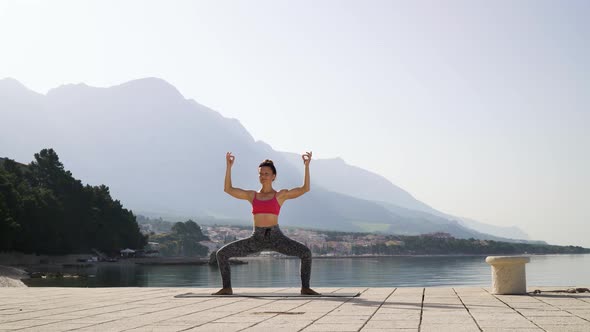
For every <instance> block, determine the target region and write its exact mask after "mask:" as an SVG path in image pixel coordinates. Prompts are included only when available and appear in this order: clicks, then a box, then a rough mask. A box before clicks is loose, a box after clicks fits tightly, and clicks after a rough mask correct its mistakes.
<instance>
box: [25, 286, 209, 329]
mask: <svg viewBox="0 0 590 332" xmlns="http://www.w3.org/2000/svg"><path fill="white" fill-rule="evenodd" d="M168 296H169V294H166V295H162V296H159V297H156V298H160V297H168ZM143 300H145V299H140V300H135V301H131V302H124V303H119V304H128V303H133V302H140V301H143ZM203 302H206V301H203ZM119 304H116V305H119ZM106 307H109V305H104V306H100V307H96V308H90V310H92V309H99V308H106ZM137 308H141V306H139V307H134V308H131V309H137ZM173 308H177V307H173ZM173 308H169V309H173ZM84 310H88V309H80V310H76V311H73V312H77V311H84ZM166 310H168V309H166ZM118 311H120V310H114V311H109V312H103V313H100V314H96V315H92V316H88V317H94V316H97V315H104V314H108V313H111V312H118ZM153 312H154V311H152V312H149V313H153ZM145 314H147V313H143V314H141V315H137V316H142V315H145ZM137 316H135V317H137ZM88 317H86V318H88ZM80 318H81V317H78V318H71V319H64V320H61V321H60V322H68V321H73V320H77V319H80ZM119 319H120V318H117V319H113V320H107V321H104V322H99V323H95V324H90V325H87V326H84V327H82V328H88V327H92V326H96V325H100V324H106V323H112V322H115V321H117V320H119ZM55 323H56V322H52V323H47V324H43V325H35V326H29V327H24V328H20V329H18V330H22V329H28V328H32V327H38V326H45V325H50V324H55ZM76 329H79V328H73V329H70V330H66V331H73V330H76Z"/></svg>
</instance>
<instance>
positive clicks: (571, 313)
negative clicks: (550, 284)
mask: <svg viewBox="0 0 590 332" xmlns="http://www.w3.org/2000/svg"><path fill="white" fill-rule="evenodd" d="M529 296H530V295H529ZM533 297H534V296H533ZM568 298H572V299H576V300H580V301H582V302H584V303H588V302H586V301H584V300H582V299H579V298H577V297H571V296H568ZM535 299H536V300H538V301H540V302H542V303H545V304H547V305H550V306H551V307H553V308H557V309H559V310H560V311H564V312H567V313H568V314H570V315H573V316H575V317H578V318H580V319H583V320H585V321H587V322H590V320H589V319H586V318H584V317H580V316H578V315H576V314H575V313H573V312H570V311H567V310H565V309H561V308H559V307H556V306H554V305H553V304H551V303H549V302H545V301H543V300H541V299H539V298H537V297H535Z"/></svg>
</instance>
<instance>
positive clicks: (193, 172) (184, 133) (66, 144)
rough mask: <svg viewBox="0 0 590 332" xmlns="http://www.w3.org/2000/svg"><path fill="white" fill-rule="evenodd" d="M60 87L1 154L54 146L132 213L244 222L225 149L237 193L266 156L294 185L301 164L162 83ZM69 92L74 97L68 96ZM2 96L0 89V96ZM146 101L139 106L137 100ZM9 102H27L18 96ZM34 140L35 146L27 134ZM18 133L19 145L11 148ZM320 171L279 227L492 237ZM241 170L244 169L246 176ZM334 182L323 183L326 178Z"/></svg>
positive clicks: (399, 193)
mask: <svg viewBox="0 0 590 332" xmlns="http://www.w3.org/2000/svg"><path fill="white" fill-rule="evenodd" d="M1 86H2V85H0V87H1ZM65 86H67V87H65V88H62V89H61V90H59V88H56V89H58V90H55V89H54V90H55V91H53V90H52V91H53V92H52V93H51V97H49V95H50V93H49V92H48V94H47V95H46V96H43V95H41V96H43V97H44V98H43V100H42V103H41V105H36V104H35V103H33V104H27V103H22V104H26V105H28V106H27V107H25V111H26V113H27V114H28V116H29V120H27V119H23V118H21V117H19V116H18V112H14V109H11V113H10V115H11V116H13V117H14V118H13V119H11V120H13V121H12V123H11V126H8V127H6V128H5V127H2V129H3V130H2V131H3V132H4V133H5V134H4V135H2V134H0V135H1V136H0V138H2V142H4V143H0V148H2V151H9V152H13V153H11V154H9V155H8V156H9V157H11V158H12V157H13V156H15V155H16V157H15V158H14V159H19V160H29V159H31V156H32V154H33V153H35V152H38V151H39V150H40V149H41V148H44V147H53V148H54V149H56V151H57V152H58V153H59V154H60V157H62V156H63V157H62V160H64V164H65V165H66V166H68V165H71V167H72V168H73V169H74V172H75V173H76V174H80V176H81V177H82V178H83V179H86V181H89V182H93V183H106V184H108V185H109V186H110V187H111V188H112V192H113V194H115V195H117V197H120V199H121V200H122V201H123V202H126V205H129V206H130V207H131V208H133V209H135V210H143V209H145V210H155V211H161V212H162V213H170V212H174V213H178V214H188V215H193V216H198V215H202V216H212V217H216V216H217V217H220V218H226V219H236V218H238V219H239V218H244V219H245V217H246V216H248V214H249V207H248V204H244V202H241V201H236V200H231V199H228V197H227V196H226V195H225V194H224V193H223V191H222V190H221V188H222V182H223V174H224V167H225V163H224V159H223V154H224V153H225V151H233V152H234V153H235V154H236V156H237V159H236V165H235V166H234V170H233V176H232V177H233V180H234V184H235V185H236V186H240V187H244V188H252V187H256V186H258V182H257V177H256V176H255V174H256V168H257V167H256V166H257V165H258V163H259V161H260V160H263V159H266V158H268V157H271V159H273V160H275V162H278V163H279V164H280V170H279V172H280V173H279V174H280V176H279V177H278V179H277V186H280V187H284V188H287V187H293V186H298V185H300V182H301V176H300V174H301V166H299V167H298V166H297V165H296V164H293V163H292V162H289V158H292V156H291V155H289V154H285V153H282V152H278V151H274V150H273V149H272V147H271V146H270V145H268V144H267V143H265V142H263V141H255V140H254V138H253V137H252V135H251V134H250V133H249V132H248V131H247V129H246V128H245V127H243V126H242V124H241V123H240V122H239V120H237V119H232V118H226V117H224V116H223V115H221V114H220V113H218V112H216V111H214V110H211V109H209V108H207V107H206V106H203V105H201V104H199V103H198V102H196V101H194V100H192V99H186V98H184V97H183V96H182V95H181V94H180V93H179V92H178V90H177V89H176V88H174V87H173V86H172V85H171V84H169V83H167V82H166V81H164V80H161V79H154V78H148V79H140V80H135V81H130V82H126V83H123V84H120V85H117V86H113V87H109V88H93V87H88V86H87V85H85V84H75V85H65ZM23 87H24V86H23ZM62 87H64V86H62ZM122 87H123V88H122ZM160 89H162V90H164V91H160ZM69 91H70V92H71V91H75V93H73V95H70V92H69ZM2 93H3V92H2V91H0V95H1V94H2ZM146 95H148V98H144V97H145V96H146ZM17 97H18V98H22V99H25V100H26V98H27V96H26V94H23V95H20V96H17ZM18 98H16V99H18ZM25 100H21V101H25ZM17 104H18V103H16V104H10V105H2V101H0V106H2V107H3V108H6V107H7V106H8V107H14V108H15V109H16V108H18V105H17ZM3 112H4V111H3ZM115 115H116V116H115ZM31 116H32V120H31V118H30V117H31ZM37 118H40V119H41V120H40V123H39V122H35V121H36V119H37ZM4 129H5V130H4ZM35 129H38V130H39V131H38V132H36V131H35ZM39 133H41V134H42V137H43V138H42V139H40V138H39V137H37V136H36V134H39ZM23 134H25V135H24V139H23V142H21V143H19V142H15V141H14V140H13V138H14V137H17V136H20V137H22V136H23ZM11 137H12V138H11ZM23 146H24V147H26V149H24V150H27V151H30V150H33V151H31V153H28V157H27V158H28V159H24V158H22V157H23V151H20V150H21V149H20V148H21V147H23ZM221 152H222V153H221ZM297 158H298V160H299V158H300V157H299V156H298V155H297ZM115 161H117V163H116V162H115ZM336 162H342V163H344V160H342V159H341V158H340V159H339V160H336ZM322 163H324V160H321V159H320V160H314V162H313V165H314V166H313V167H314V174H316V175H315V177H314V178H313V180H312V182H313V183H314V184H313V187H314V190H313V191H312V192H310V193H309V194H308V195H306V196H304V197H302V198H300V199H298V200H294V201H289V202H288V205H287V206H286V208H285V209H284V210H285V211H284V213H283V215H282V216H281V220H282V223H285V224H287V225H293V224H295V223H297V224H299V225H301V226H317V225H318V224H320V225H324V226H326V227H335V229H347V230H353V231H362V230H363V227H364V226H366V224H372V225H377V224H381V225H382V227H384V228H387V230H388V231H390V232H393V231H394V230H395V229H396V227H398V228H399V227H401V226H403V225H406V226H408V225H410V224H411V223H410V221H412V222H414V223H418V224H421V225H423V227H422V226H420V227H417V226H416V227H414V228H415V229H419V230H424V231H425V232H426V231H427V230H429V231H430V232H434V231H440V230H450V231H451V233H452V234H453V235H456V236H461V237H469V236H478V237H479V236H482V237H484V238H485V237H487V238H490V239H497V237H495V236H488V235H486V234H481V233H478V232H476V231H473V230H470V229H469V228H467V227H464V226H462V225H459V224H458V222H456V221H454V220H453V221H448V220H447V222H445V221H444V219H445V218H443V217H440V216H438V218H441V219H437V216H435V215H434V214H429V216H428V217H427V218H426V217H424V215H417V214H415V215H411V213H409V212H408V211H406V210H410V209H406V208H404V209H406V210H400V209H397V210H396V208H393V207H391V206H388V205H383V203H378V202H375V201H374V200H371V199H368V198H371V197H365V198H364V197H355V196H352V195H349V194H346V193H341V192H339V191H338V190H334V188H331V185H330V184H327V183H322V181H321V179H322V178H324V179H326V178H328V179H329V178H330V177H327V176H318V175H319V174H317V173H318V171H320V170H321V168H322ZM326 163H328V164H329V163H330V161H328V162H326ZM344 164H345V163H344ZM242 165H250V166H249V168H248V169H246V168H245V167H243V166H242ZM351 167H354V166H351ZM358 170H361V173H362V172H363V171H364V172H367V173H370V174H369V175H367V174H365V175H367V176H370V177H373V178H382V179H385V178H383V177H382V176H380V175H378V174H375V173H371V172H368V171H365V170H362V169H360V168H358ZM358 170H357V171H358ZM371 174H372V175H371ZM336 178H337V177H332V180H335V179H336ZM385 180H386V179H385ZM386 181H387V182H388V183H389V185H391V186H393V187H391V188H389V189H388V190H390V191H391V192H392V193H394V195H393V196H395V197H396V199H401V200H402V203H404V204H406V203H407V204H409V203H408V202H410V203H411V204H414V205H416V206H418V207H422V208H423V209H429V208H430V207H429V206H428V205H426V204H424V203H422V202H419V201H417V200H415V199H414V198H413V197H412V196H411V194H409V193H408V192H407V191H405V190H403V189H401V188H399V187H397V186H395V185H393V183H391V182H390V181H388V180H386ZM196 184H198V186H197V185H196ZM392 188H394V189H392ZM383 190H385V189H383ZM392 200H394V201H395V199H392ZM412 200H413V201H412ZM416 202H418V203H416ZM388 203H391V202H388ZM397 203H399V202H397ZM401 205H403V204H401ZM430 209H432V208H430ZM432 210H434V209H432ZM417 211H418V210H417ZM422 212H425V211H422ZM437 212H438V211H437ZM425 213H428V212H425ZM439 213H441V212H439ZM410 215H411V216H410ZM430 215H432V217H430ZM360 219H363V220H360ZM283 221H284V222H283ZM435 221H436V222H435ZM363 223H364V224H365V225H363ZM359 225H360V226H359ZM388 225H389V226H388ZM391 225H393V226H391ZM437 225H438V226H437ZM441 225H443V226H444V227H443V226H441ZM437 227H438V229H437Z"/></svg>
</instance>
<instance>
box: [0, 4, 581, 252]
mask: <svg viewBox="0 0 590 332" xmlns="http://www.w3.org/2000/svg"><path fill="white" fill-rule="evenodd" d="M588 17H590V1H554V0H552V1H539V0H531V1H524V0H520V1H360V0H358V1H303V0H297V1H277V0H270V1H218V0H216V1H213V0H212V1H169V0H167V1H144V0H141V1H105V0H100V1H55V0H53V1H22V0H18V1H5V0H0V78H3V77H12V78H15V79H17V80H19V81H20V82H22V83H23V84H25V85H26V86H27V87H29V88H31V89H32V90H35V91H38V92H41V93H45V92H47V90H49V89H51V88H53V87H57V86H59V85H61V84H66V83H79V82H84V83H87V84H89V85H92V86H101V87H106V86H112V85H117V84H121V83H124V82H126V81H129V80H133V79H138V78H143V77H148V76H155V77H160V78H162V79H165V80H167V81H168V82H170V83H171V84H173V85H174V86H176V87H177V88H178V89H179V90H180V92H181V93H182V94H183V95H184V96H185V97H187V98H191V99H195V100H196V101H198V102H199V103H201V104H204V105H206V106H208V107H210V108H212V109H214V110H216V111H218V112H220V113H221V114H222V115H224V116H227V117H233V118H237V119H239V120H240V122H241V123H242V124H243V125H244V126H245V127H246V129H247V130H248V131H249V132H250V133H251V134H252V135H253V136H254V138H255V139H257V140H263V141H265V142H267V143H268V144H270V145H271V146H273V148H275V149H277V150H281V151H290V152H303V151H306V150H313V151H314V156H315V157H317V158H332V157H342V158H343V159H344V160H345V161H346V162H348V163H350V164H352V165H356V166H359V167H362V168H365V169H368V170H372V171H375V172H377V173H379V174H381V175H383V176H385V177H387V178H388V179H389V180H391V181H392V182H393V183H395V184H397V185H398V186H400V187H402V188H404V189H406V190H407V191H409V192H410V193H411V194H413V195H414V196H415V197H416V198H418V199H419V200H422V201H423V202H425V203H427V204H429V205H431V206H433V207H434V208H436V209H439V210H441V211H444V212H447V213H451V214H454V215H458V216H464V217H468V218H472V219H475V220H478V221H482V222H486V223H490V224H495V225H505V226H510V225H516V226H518V227H521V228H522V229H524V230H525V231H526V232H527V233H529V234H530V235H531V237H532V238H533V239H542V240H546V241H549V242H551V243H556V244H575V245H583V246H586V247H590V237H589V236H588V234H590V226H589V223H590V208H589V207H590V202H589V201H590V199H589V197H590V195H589V192H590V190H589V188H590V153H589V151H590V135H589V134H588V130H587V128H588V127H590V110H589V109H588V105H590V60H589V59H590V23H589V22H590V20H588ZM220 156H221V157H220V158H223V153H222V154H221V155H220ZM359 190H362V188H359Z"/></svg>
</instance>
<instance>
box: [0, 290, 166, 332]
mask: <svg viewBox="0 0 590 332" xmlns="http://www.w3.org/2000/svg"><path fill="white" fill-rule="evenodd" d="M162 297H164V296H162ZM139 301H143V300H135V301H130V302H124V303H120V304H129V303H133V302H139ZM76 306H77V305H68V306H65V307H60V308H58V309H62V308H68V307H76ZM110 306H111V305H102V306H98V307H92V308H86V309H79V310H74V311H70V312H79V311H84V310H94V309H100V308H107V307H110ZM135 308H140V307H135ZM135 308H132V309H135ZM53 309H56V308H52V309H42V310H38V311H33V313H34V312H40V311H47V310H53ZM117 311H119V310H114V311H109V312H104V313H100V314H99V315H103V314H108V313H111V312H117ZM93 316H96V315H92V316H88V317H93ZM42 317H43V316H39V317H32V318H31V317H28V318H23V319H17V320H13V321H8V322H4V323H14V322H19V321H23V320H25V321H26V320H30V319H43V318H42ZM76 319H80V317H78V318H69V319H64V320H60V322H67V321H72V320H76ZM115 320H116V319H115ZM108 322H111V321H106V322H102V323H108ZM55 323H56V322H50V323H45V324H40V325H34V326H28V327H23V328H18V329H14V330H15V331H18V330H22V329H28V328H33V327H39V326H45V325H50V324H55ZM102 323H99V324H102ZM94 325H96V324H94ZM88 326H93V325H88Z"/></svg>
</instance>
